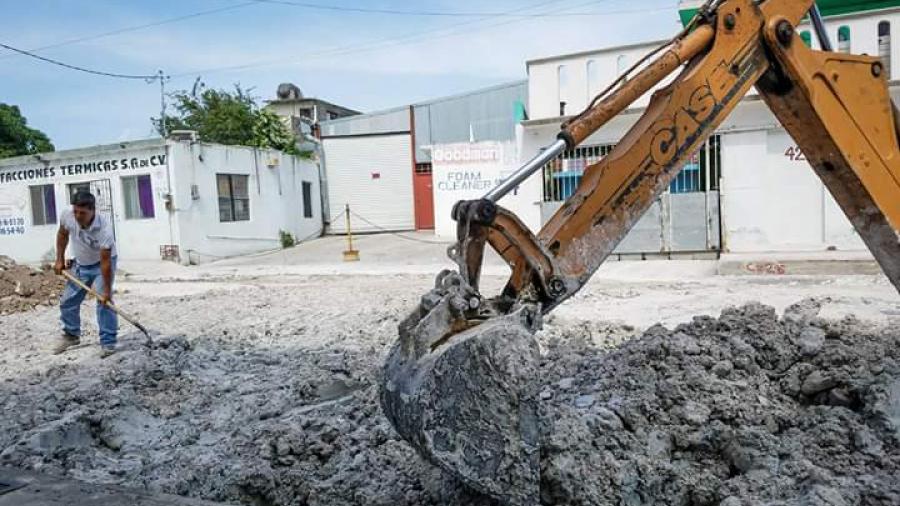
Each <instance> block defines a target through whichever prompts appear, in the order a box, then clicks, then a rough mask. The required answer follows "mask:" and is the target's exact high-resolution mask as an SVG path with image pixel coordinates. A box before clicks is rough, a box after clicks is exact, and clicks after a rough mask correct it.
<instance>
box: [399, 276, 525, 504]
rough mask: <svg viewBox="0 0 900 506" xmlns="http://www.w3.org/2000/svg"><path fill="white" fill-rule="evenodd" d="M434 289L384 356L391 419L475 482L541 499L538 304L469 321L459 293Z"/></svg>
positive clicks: (508, 495)
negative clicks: (461, 310)
mask: <svg viewBox="0 0 900 506" xmlns="http://www.w3.org/2000/svg"><path fill="white" fill-rule="evenodd" d="M431 295H432V297H433V300H432V303H428V298H429V296H426V297H425V298H423V306H422V307H420V308H418V309H417V310H416V311H415V312H414V313H413V314H412V315H410V317H409V318H407V319H406V320H405V321H404V322H403V323H402V324H401V325H400V340H399V342H398V343H397V345H396V346H395V347H394V348H393V349H392V351H391V353H390V355H389V357H388V359H387V362H386V364H385V369H384V373H385V374H384V383H383V387H382V391H381V402H382V407H383V408H384V411H385V413H386V415H387V417H388V419H389V420H390V421H391V423H392V424H393V426H394V428H396V430H397V432H399V433H400V435H401V436H403V438H404V439H406V440H407V441H408V442H409V443H410V444H411V445H412V446H413V447H414V448H415V449H416V450H417V451H418V452H419V453H420V454H421V455H422V456H423V457H425V458H426V459H427V460H429V461H430V462H432V463H433V464H435V465H437V466H439V467H440V468H442V469H443V470H445V471H446V472H448V473H450V474H451V475H453V476H454V477H455V478H457V479H459V480H461V481H462V482H463V483H464V484H465V485H467V486H468V487H469V488H471V489H473V490H476V491H478V492H480V493H482V494H485V495H488V496H491V497H493V498H495V499H498V500H500V501H501V502H502V503H504V504H509V505H513V506H519V505H533V504H537V503H538V496H539V487H540V486H539V478H540V454H539V445H538V411H537V410H538V404H537V397H536V388H535V383H536V378H537V374H536V371H537V361H538V354H539V350H538V345H537V341H536V340H535V338H534V330H535V328H536V325H537V321H536V320H539V319H540V312H539V311H537V310H535V309H534V308H532V307H522V308H519V309H518V310H516V311H514V312H512V313H511V314H508V315H505V316H501V317H497V318H491V319H488V320H486V321H484V322H482V323H480V324H475V323H466V322H464V321H463V320H461V319H459V318H458V315H459V313H458V311H456V310H454V309H453V308H454V307H458V305H457V306H455V305H454V302H460V301H461V300H462V299H460V298H458V295H459V294H458V293H456V294H448V293H446V291H443V292H440V291H439V293H437V294H435V293H434V292H432V294H431ZM466 327H468V328H466ZM461 329H464V330H461Z"/></svg>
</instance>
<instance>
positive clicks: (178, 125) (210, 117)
mask: <svg viewBox="0 0 900 506" xmlns="http://www.w3.org/2000/svg"><path fill="white" fill-rule="evenodd" d="M170 97H171V98H172V99H173V100H174V106H175V110H176V111H177V114H176V115H174V116H171V117H167V118H166V131H167V132H171V131H173V130H194V131H196V132H197V135H198V136H199V138H200V140H201V141H203V142H215V143H218V144H231V145H240V146H253V147H257V148H271V149H278V150H280V151H284V152H285V153H288V154H292V155H299V154H300V151H299V150H298V149H297V137H296V136H295V135H294V133H293V132H291V131H290V129H289V128H288V126H287V125H285V124H284V122H283V121H282V120H281V118H279V117H278V116H277V115H276V114H275V113H273V112H271V111H268V110H265V109H262V108H260V107H259V104H257V101H256V99H255V98H254V97H253V96H252V95H250V90H245V89H243V88H241V87H240V85H237V84H236V85H235V86H234V91H227V90H216V89H211V88H205V87H204V86H203V84H202V83H198V85H197V86H194V89H193V90H192V91H191V92H187V91H178V92H175V93H172V94H171V95H170ZM153 122H154V123H155V124H156V126H157V130H159V126H160V125H159V124H160V121H159V120H158V119H154V120H153Z"/></svg>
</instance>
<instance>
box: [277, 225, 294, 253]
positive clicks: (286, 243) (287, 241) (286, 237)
mask: <svg viewBox="0 0 900 506" xmlns="http://www.w3.org/2000/svg"><path fill="white" fill-rule="evenodd" d="M278 238H279V240H281V247H282V248H284V249H287V248H292V247H293V246H294V244H296V243H297V241H295V240H294V236H293V234H291V233H290V232H286V231H284V230H279V231H278Z"/></svg>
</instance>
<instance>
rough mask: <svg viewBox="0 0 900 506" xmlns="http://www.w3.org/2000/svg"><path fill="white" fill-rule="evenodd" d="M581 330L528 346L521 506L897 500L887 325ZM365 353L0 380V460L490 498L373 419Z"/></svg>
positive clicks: (732, 321) (765, 318)
mask: <svg viewBox="0 0 900 506" xmlns="http://www.w3.org/2000/svg"><path fill="white" fill-rule="evenodd" d="M388 312H389V311H387V310H386V314H387V313H388ZM391 314H392V312H391ZM387 325H388V326H389V325H390V322H387ZM385 328H387V327H385ZM593 331H596V328H594V329H585V328H583V327H576V326H572V327H566V326H554V325H553V323H552V322H551V324H550V325H548V328H547V329H546V331H545V332H543V333H541V334H540V335H539V337H540V339H541V341H542V345H543V348H544V350H543V354H542V357H541V360H540V364H539V367H540V373H539V381H540V383H541V386H540V388H539V391H538V394H537V395H538V397H539V400H540V403H539V404H540V408H539V428H540V432H539V438H540V445H541V456H540V457H541V458H540V472H541V478H540V501H541V503H542V504H559V505H588V504H591V505H594V504H596V505H607V504H608V505H619V504H624V505H644V504H647V505H650V504H667V505H668V504H671V505H675V504H679V505H686V504H692V505H706V504H710V505H716V504H718V505H723V506H740V505H748V506H749V505H755V504H771V505H782V504H783V505H788V504H809V505H814V504H815V505H818V504H827V505H834V506H836V505H845V504H846V505H854V504H861V505H868V504H884V505H887V504H900V480H898V479H897V477H898V476H900V331H898V330H897V329H895V328H890V327H879V326H874V325H870V324H866V323H863V322H859V321H855V320H853V319H849V318H848V319H844V320H840V321H826V320H823V319H821V318H819V317H818V316H817V305H816V304H815V303H814V302H812V301H807V302H804V303H802V304H798V305H796V306H794V307H792V308H790V309H789V310H788V311H787V312H786V313H785V315H784V316H783V317H778V316H777V315H776V314H775V312H774V310H772V309H770V308H767V307H765V306H760V305H748V306H744V307H741V308H736V309H729V310H726V311H725V312H724V313H723V314H722V316H721V317H720V318H706V317H703V318H696V319H695V320H694V321H693V322H691V323H689V324H686V325H682V326H680V327H678V328H676V329H674V330H667V329H665V328H662V327H659V326H657V327H653V328H651V329H649V330H648V331H647V332H645V333H644V335H643V336H642V337H639V338H635V339H630V340H627V341H626V342H625V343H624V344H622V345H621V346H618V347H616V348H614V349H612V350H607V349H601V348H598V347H597V346H596V345H594V344H593V342H594V340H593V339H591V338H590V336H589V335H588V333H589V332H593ZM377 332H382V330H380V329H379V330H378V331H377ZM385 332H387V331H385ZM608 333H609V334H610V335H611V336H612V337H613V338H614V339H621V338H624V337H630V336H629V331H628V330H627V329H622V328H616V327H610V328H609V329H608ZM383 337H384V339H382V338H381V337H379V339H378V340H376V341H370V342H368V343H367V344H360V345H354V346H351V345H350V344H349V343H348V344H347V345H346V346H343V347H340V348H336V347H335V346H333V345H327V346H326V345H323V346H322V347H321V348H320V349H316V348H315V347H312V348H310V347H307V348H300V349H295V348H289V347H281V348H277V349H276V348H262V347H259V346H255V347H254V346H252V345H239V344H236V342H235V341H228V342H224V341H220V340H216V339H212V338H204V337H198V338H192V339H185V338H168V339H160V340H158V341H159V344H158V345H157V347H156V348H155V349H153V350H150V351H149V352H148V351H147V350H142V349H133V350H126V351H124V352H123V353H121V354H120V355H119V356H116V357H114V358H112V359H107V360H105V361H98V362H86V363H77V362H76V363H65V364H60V365H55V366H53V367H51V368H49V369H48V370H46V371H42V372H37V373H34V374H32V375H30V376H27V377H19V378H12V377H10V378H7V379H6V380H5V381H3V382H0V405H3V406H4V409H3V410H2V414H0V465H13V466H19V467H24V468H29V469H36V470H41V471H45V472H50V473H57V474H65V475H67V476H70V477H74V478H77V479H82V480H85V481H89V482H97V483H117V484H124V485H130V486H137V487H145V488H148V489H150V490H158V491H164V492H169V493H176V494H182V495H188V496H193V497H201V498H205V499H210V500H221V501H231V502H233V503H239V504H247V505H278V506H281V505H316V506H319V505H323V506H324V505H348V506H349V505H423V504H425V505H429V504H434V505H437V504H442V505H445V504H449V505H490V504H492V502H491V501H490V500H488V499H485V498H484V497H480V496H477V495H475V494H473V493H471V492H469V491H467V490H466V489H464V488H463V487H461V486H460V485H459V484H458V483H455V482H454V481H453V480H451V479H449V478H448V477H447V476H446V475H442V474H441V473H440V472H439V471H437V470H436V469H435V468H434V467H433V466H431V465H429V464H427V463H426V462H424V461H423V460H422V459H421V458H419V457H418V456H417V455H416V454H415V452H413V451H412V450H411V449H410V447H409V446H408V445H407V444H406V443H405V442H404V441H403V440H401V439H400V438H399V436H397V435H396V433H395V432H394V430H393V428H392V427H391V426H390V424H389V423H388V422H387V420H386V418H385V417H384V416H383V414H382V413H381V411H380V407H379V403H378V385H379V384H380V377H379V375H380V370H381V366H382V361H383V359H384V357H385V355H386V354H387V351H388V344H389V342H390V341H389V340H388V339H387V336H383Z"/></svg>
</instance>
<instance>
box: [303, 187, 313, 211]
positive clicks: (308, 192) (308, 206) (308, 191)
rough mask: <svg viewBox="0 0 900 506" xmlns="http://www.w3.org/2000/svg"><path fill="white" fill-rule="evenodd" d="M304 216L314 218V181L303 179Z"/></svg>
mask: <svg viewBox="0 0 900 506" xmlns="http://www.w3.org/2000/svg"><path fill="white" fill-rule="evenodd" d="M303 217H304V218H312V217H313V212H312V183H308V182H306V181H303Z"/></svg>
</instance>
